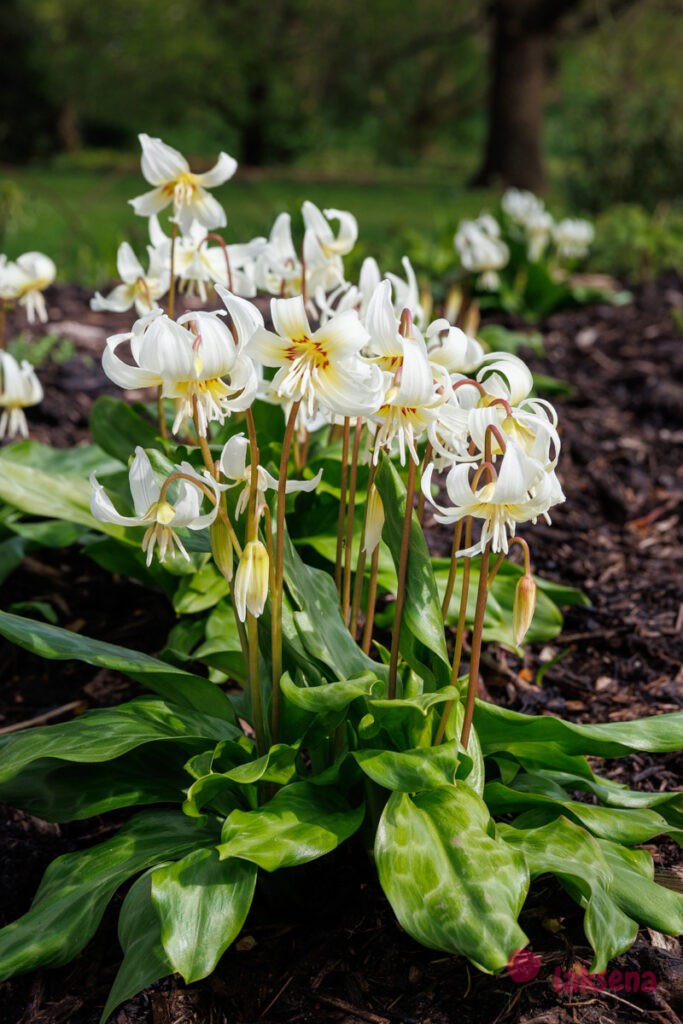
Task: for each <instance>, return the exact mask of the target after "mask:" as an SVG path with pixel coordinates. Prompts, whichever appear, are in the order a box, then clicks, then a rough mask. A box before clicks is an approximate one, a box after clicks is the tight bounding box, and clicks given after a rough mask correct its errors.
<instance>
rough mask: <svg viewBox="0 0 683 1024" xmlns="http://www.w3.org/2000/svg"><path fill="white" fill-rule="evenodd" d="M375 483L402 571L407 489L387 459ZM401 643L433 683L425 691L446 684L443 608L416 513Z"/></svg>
mask: <svg viewBox="0 0 683 1024" xmlns="http://www.w3.org/2000/svg"><path fill="white" fill-rule="evenodd" d="M375 483H376V486H377V490H378V491H379V494H380V497H381V499H382V503H383V505H384V515H385V522H384V529H383V531H382V539H383V540H384V541H385V542H386V543H387V544H388V546H389V549H390V551H391V554H392V557H393V560H394V565H395V567H396V571H397V572H398V564H399V560H400V553H401V542H402V538H403V522H404V519H405V514H406V489H405V487H404V485H403V481H402V480H401V478H400V476H399V474H398V473H397V471H396V469H395V468H394V466H393V464H392V462H391V460H390V459H388V458H386V457H385V456H384V455H382V457H381V459H380V463H379V468H378V470H377V474H376V476H375ZM400 641H401V642H400V651H401V654H402V655H403V657H404V658H405V660H406V661H407V662H408V664H409V665H410V667H411V668H413V669H414V670H415V671H416V672H417V673H418V674H419V675H420V676H421V677H422V678H423V679H425V681H428V682H429V683H430V685H429V686H428V687H427V688H429V689H434V688H435V687H438V686H445V685H446V684H447V683H448V681H449V679H450V665H449V663H448V652H447V650H446V640H445V637H444V628H443V618H442V616H441V605H440V603H439V595H438V593H437V588H436V582H435V579H434V572H433V570H432V562H431V557H430V554H429V549H428V548H427V542H426V541H425V538H424V534H423V532H422V528H421V526H420V524H419V522H418V519H417V516H416V515H415V514H414V513H413V516H412V520H411V525H410V548H409V555H408V569H407V575H406V585H405V604H404V609H403V623H402V625H401V638H400Z"/></svg>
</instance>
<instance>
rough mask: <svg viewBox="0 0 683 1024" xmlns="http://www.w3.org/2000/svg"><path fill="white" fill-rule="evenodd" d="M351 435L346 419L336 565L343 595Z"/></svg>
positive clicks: (335, 568)
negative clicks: (343, 553) (343, 555)
mask: <svg viewBox="0 0 683 1024" xmlns="http://www.w3.org/2000/svg"><path fill="white" fill-rule="evenodd" d="M350 435H351V420H350V419H349V417H348V416H345V417H344V434H343V440H342V461H341V487H340V490H341V494H340V496H339V516H338V518H337V557H336V561H335V565H334V582H335V586H336V588H337V593H338V594H339V597H340V598H341V595H342V548H343V546H344V517H345V515H346V483H347V478H348V469H349V467H348V463H349V438H350Z"/></svg>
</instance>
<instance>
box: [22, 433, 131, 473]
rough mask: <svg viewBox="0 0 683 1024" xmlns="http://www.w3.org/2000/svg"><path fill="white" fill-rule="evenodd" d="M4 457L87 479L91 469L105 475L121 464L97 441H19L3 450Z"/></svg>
mask: <svg viewBox="0 0 683 1024" xmlns="http://www.w3.org/2000/svg"><path fill="white" fill-rule="evenodd" d="M2 458H4V459H9V460H10V461H11V462H18V463H20V464H21V465H22V466H32V467H33V468H34V469H42V470H45V472H47V473H52V474H56V475H59V476H78V477H82V479H83V480H87V479H88V477H89V476H90V474H91V473H92V472H96V473H98V474H101V475H103V476H107V475H108V474H109V473H115V472H116V471H117V470H118V469H120V468H121V464H120V463H119V461H118V460H114V459H111V458H110V457H109V456H108V455H107V453H106V452H105V451H103V450H102V448H99V447H98V446H97V445H95V444H85V445H75V446H74V447H73V448H53V447H52V446H51V445H48V444H42V443H41V442H40V441H16V442H15V443H14V444H10V445H8V446H7V447H6V448H5V449H4V450H3V452H2Z"/></svg>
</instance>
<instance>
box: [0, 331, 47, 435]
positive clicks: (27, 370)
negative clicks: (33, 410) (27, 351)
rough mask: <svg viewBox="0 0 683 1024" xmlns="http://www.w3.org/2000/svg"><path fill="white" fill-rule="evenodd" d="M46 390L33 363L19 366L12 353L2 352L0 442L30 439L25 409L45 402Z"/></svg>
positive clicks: (0, 358)
mask: <svg viewBox="0 0 683 1024" xmlns="http://www.w3.org/2000/svg"><path fill="white" fill-rule="evenodd" d="M42 397H43V389H42V386H41V384H40V381H39V380H38V378H37V376H36V372H35V370H34V369H33V367H32V366H31V364H30V363H29V362H27V361H26V360H22V362H21V364H19V363H17V361H16V359H15V358H14V356H12V355H10V353H9V352H3V351H0V408H2V414H1V415H0V439H1V438H4V437H16V436H18V435H20V436H21V437H28V424H27V423H26V414H25V413H24V409H26V408H27V407H28V406H30V405H37V404H38V402H40V401H41V400H42Z"/></svg>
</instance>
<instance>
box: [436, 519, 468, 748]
mask: <svg viewBox="0 0 683 1024" xmlns="http://www.w3.org/2000/svg"><path fill="white" fill-rule="evenodd" d="M461 531H462V520H461V521H460V523H458V530H457V533H458V535H459V534H460V533H461ZM455 539H456V538H454V541H453V543H454V550H455V551H457V550H458V548H457V547H455ZM459 543H460V542H459V538H458V544H459ZM471 543H472V517H471V516H467V517H466V519H465V548H468V547H469V546H470V545H471ZM452 566H453V563H452V562H451V568H452ZM471 568H472V559H471V558H470V557H469V556H466V557H465V558H464V559H463V564H462V584H461V590H460V608H459V610H458V625H457V628H456V631H455V650H454V652H453V665H452V668H451V678H450V685H451V686H457V683H458V675H459V673H460V661H461V659H462V647H463V642H464V639H465V623H466V619H467V599H468V597H469V593H470V575H471ZM448 603H449V604H450V598H449V602H448ZM444 616H445V613H444ZM452 710H453V701H452V700H451V701H449V702H448V703H447V704H445V705H444V709H443V712H442V714H441V721H440V722H439V728H438V729H437V730H436V736H435V737H434V746H435V747H438V746H439V744H440V743H441V741H442V740H443V737H444V733H445V732H446V724H447V722H448V716H449V715H450V713H451V711H452Z"/></svg>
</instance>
